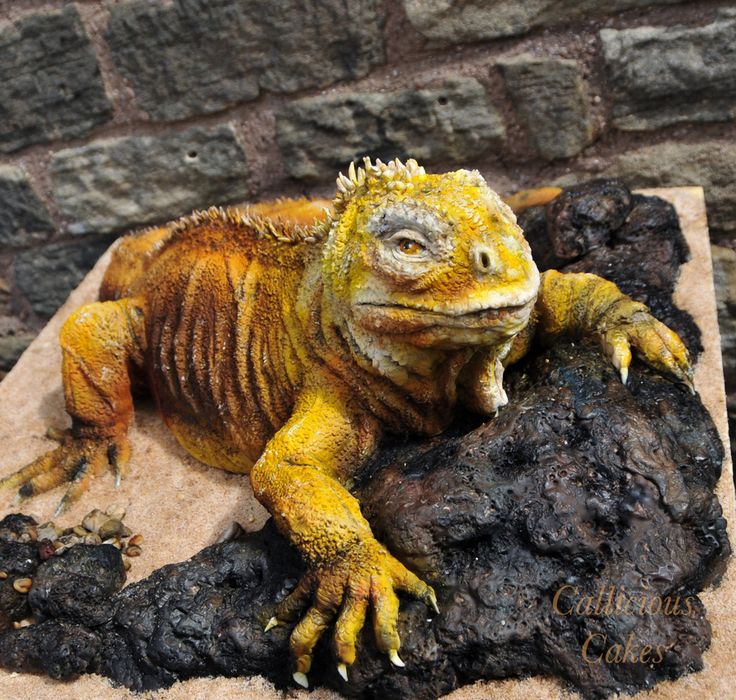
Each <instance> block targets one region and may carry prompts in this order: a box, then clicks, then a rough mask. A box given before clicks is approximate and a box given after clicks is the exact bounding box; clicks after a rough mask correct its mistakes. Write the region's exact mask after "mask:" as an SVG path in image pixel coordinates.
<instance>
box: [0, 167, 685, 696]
mask: <svg viewBox="0 0 736 700" xmlns="http://www.w3.org/2000/svg"><path fill="white" fill-rule="evenodd" d="M337 186H338V193H337V196H336V198H335V200H334V202H332V205H331V209H330V210H329V211H328V212H326V213H321V211H320V203H319V202H316V201H309V200H282V201H279V202H277V203H271V204H261V205H255V206H253V207H251V208H247V209H243V210H237V209H225V210H223V209H210V210H208V211H205V212H199V213H195V214H193V215H192V216H189V217H186V218H183V219H180V220H179V221H176V222H174V223H172V224H170V225H168V226H165V227H161V228H155V229H150V230H148V231H146V232H143V233H142V234H139V235H137V236H129V237H126V238H124V239H122V240H121V242H120V244H119V245H118V246H117V247H116V249H115V251H114V253H113V258H112V262H111V264H110V266H109V268H108V270H107V273H106V276H105V278H104V281H103V283H102V288H101V292H100V299H101V301H99V302H97V303H92V304H87V305H85V306H83V307H81V308H80V309H78V310H77V311H76V312H75V313H73V314H72V315H71V317H70V318H69V319H68V320H67V321H66V323H65V324H64V326H63V329H62V331H61V346H62V349H63V383H64V394H65V397H66V407H67V411H68V413H69V414H70V415H71V417H72V428H71V430H70V431H69V432H68V433H67V434H65V435H62V436H59V437H60V440H61V444H60V446H59V447H57V448H56V449H55V450H53V451H52V452H49V453H47V454H45V455H43V456H41V457H40V458H39V459H37V460H36V461H35V462H33V463H32V464H30V465H28V466H26V467H25V468H23V469H21V470H20V471H18V472H17V473H15V474H14V475H12V476H10V477H7V478H6V479H5V480H4V484H5V485H6V486H13V487H19V494H20V496H21V497H28V496H31V495H33V494H36V493H40V492H42V491H46V490H48V489H50V488H52V487H55V486H57V485H58V484H61V483H62V482H69V483H70V486H69V487H68V490H67V491H66V495H65V496H64V498H63V500H62V503H61V508H63V507H65V506H66V505H67V504H69V503H70V502H72V501H73V500H75V499H76V498H78V497H79V495H80V494H81V493H82V492H83V490H84V489H85V488H86V486H87V484H88V482H89V480H90V478H92V477H93V476H94V475H96V474H98V473H100V472H102V471H103V470H105V469H106V468H108V466H109V467H111V468H112V470H113V471H114V472H115V473H116V474H117V476H118V477H120V476H121V475H122V474H123V472H124V471H125V466H126V463H127V462H128V458H129V455H130V448H129V445H128V440H127V438H126V433H127V430H128V425H129V423H130V421H131V418H132V414H133V402H132V398H131V387H132V386H134V385H135V384H136V383H139V382H144V383H145V384H146V385H147V386H148V387H149V388H150V390H151V391H152V392H153V394H154V396H155V397H156V400H157V402H158V404H159V406H160V409H161V412H162V413H163V416H164V418H165V420H166V422H167V423H168V425H169V426H170V428H171V429H172V431H173V432H174V434H175V435H176V437H177V439H178V440H179V442H181V444H182V445H183V446H184V447H185V448H186V449H187V450H188V451H189V452H191V454H193V455H194V456H195V457H197V458H198V459H200V460H201V461H203V462H205V463H206V464H209V465H212V466H216V467H221V468H224V469H227V470H230V471H234V472H242V473H250V480H251V483H252V486H253V490H254V492H255V495H256V498H257V499H258V500H259V501H260V502H261V503H262V504H263V505H264V506H265V507H266V508H267V509H268V510H269V511H270V513H271V514H272V516H273V518H274V520H275V522H276V524H277V526H278V528H279V529H280V531H281V532H282V533H283V534H284V535H285V536H286V537H288V538H289V540H290V541H291V542H292V543H293V544H294V545H295V546H296V547H297V548H298V549H299V551H300V552H301V554H302V555H303V557H304V560H305V562H306V564H307V573H306V574H305V575H304V577H303V578H302V579H301V580H300V581H299V583H298V584H297V586H296V588H295V590H294V591H293V592H292V593H291V594H290V595H289V596H288V597H287V598H286V599H285V600H284V601H283V602H282V603H280V604H279V605H278V606H277V608H276V614H275V617H273V618H272V619H271V621H270V622H269V627H271V626H273V625H275V624H284V623H287V622H294V621H296V620H299V621H298V623H297V624H296V626H295V627H294V630H293V632H292V634H291V639H290V643H291V651H292V653H293V656H294V663H295V673H294V678H295V680H296V681H297V682H298V683H300V684H302V685H306V684H307V675H306V674H307V673H308V672H309V670H310V665H311V658H312V650H313V648H314V646H315V644H316V642H317V640H318V639H319V637H320V635H321V634H322V633H323V632H324V630H325V629H326V628H327V627H328V626H330V625H331V624H332V623H333V622H334V625H335V627H334V649H335V654H336V658H337V664H338V670H339V671H340V673H341V675H343V677H344V678H347V667H348V666H350V665H351V664H352V663H353V662H354V661H355V654H356V651H355V645H356V637H357V635H358V633H359V632H360V630H361V629H362V627H363V625H364V622H365V618H366V614H367V612H368V610H369V608H370V609H371V610H372V616H373V628H374V631H375V638H376V643H377V644H378V647H379V648H380V649H381V650H382V651H384V652H385V653H387V654H388V656H389V658H390V660H391V661H392V662H393V663H394V664H396V665H399V666H401V665H403V664H402V662H401V659H400V657H399V655H398V650H399V636H398V633H397V618H398V612H399V598H398V597H397V594H396V591H397V590H398V591H404V592H406V593H408V594H410V595H412V596H415V597H417V598H419V599H421V600H422V601H424V602H425V603H426V604H427V605H430V606H432V607H434V608H436V606H437V603H436V598H435V594H434V591H433V590H432V588H431V587H430V586H428V585H427V584H425V583H424V582H423V581H421V580H420V579H419V578H418V577H417V576H415V575H414V574H413V573H412V572H411V571H409V570H408V569H407V568H405V567H404V566H403V565H402V564H401V563H400V562H399V561H398V560H397V559H395V558H394V557H393V556H392V555H391V554H390V553H389V552H388V551H387V549H386V548H385V547H384V546H383V545H381V543H380V542H378V541H377V540H376V539H375V537H374V536H373V534H372V533H371V529H370V526H369V524H368V522H367V521H366V519H365V518H364V517H363V516H362V514H361V510H360V504H359V503H358V501H357V500H356V499H355V498H354V497H353V496H352V495H351V494H350V491H349V489H348V484H349V482H350V480H351V477H352V476H354V475H355V474H356V472H357V471H358V470H359V469H360V468H361V465H362V464H364V462H365V460H366V458H367V457H368V456H369V455H371V453H372V452H373V451H374V450H375V449H376V446H377V444H378V443H379V442H380V440H381V439H382V437H383V436H384V435H385V434H390V433H404V434H406V433H410V434H419V435H434V434H437V433H439V432H441V431H442V430H443V429H444V428H445V427H446V426H447V425H448V423H449V422H450V420H451V419H452V416H453V411H454V409H455V407H456V405H457V404H458V403H462V404H465V405H466V406H467V407H469V408H471V409H472V410H474V411H478V412H481V413H483V414H485V415H488V416H492V415H493V414H494V413H495V412H496V411H497V410H498V409H499V407H501V406H503V405H504V404H505V403H506V401H507V399H506V395H505V393H504V390H503V384H502V380H503V372H504V367H506V366H507V365H509V364H510V363H512V362H514V361H516V360H518V359H519V358H520V357H522V356H523V355H524V353H525V352H526V351H527V349H528V348H529V347H530V344H531V343H532V342H535V341H538V340H542V341H550V340H554V339H555V338H556V337H558V336H560V335H562V334H565V335H568V336H570V335H572V336H583V335H587V336H594V337H597V338H599V339H600V341H601V344H602V347H603V350H604V352H605V353H607V355H608V356H609V357H610V358H611V360H612V362H613V364H614V365H615V366H616V367H617V368H618V369H619V370H620V373H621V378H622V380H623V381H624V382H626V378H627V373H628V368H629V363H630V361H631V350H630V348H631V347H634V348H635V349H636V350H638V351H639V353H640V354H641V356H642V358H643V359H644V360H645V361H646V362H648V363H649V364H650V365H652V366H653V367H655V368H657V369H659V370H662V371H665V372H668V373H670V374H672V375H674V377H675V378H676V379H677V380H679V381H681V382H683V383H685V384H687V385H688V386H690V387H692V381H691V378H692V372H691V368H690V364H689V361H688V356H687V351H686V349H685V348H684V346H683V344H682V343H681V341H680V339H679V338H678V337H677V335H676V334H675V333H673V332H672V331H671V330H669V329H668V328H667V327H666V326H664V325H662V324H661V323H660V322H659V321H657V320H656V319H654V318H653V317H652V316H651V315H650V313H649V311H648V310H647V308H646V306H644V305H643V304H640V303H638V302H635V301H633V300H632V299H630V298H629V297H627V296H625V295H623V294H622V293H621V292H620V291H619V290H618V289H617V287H616V286H615V285H614V284H613V283H611V282H607V281H606V280H604V279H601V278H600V277H596V276H594V275H590V274H561V273H559V272H555V271H548V272H545V273H544V274H542V275H541V276H540V274H539V272H538V270H537V268H536V266H535V264H534V262H533V260H532V258H531V254H530V250H529V246H528V245H527V243H526V241H525V239H524V237H523V235H522V231H521V229H520V228H519V226H518V225H517V223H516V218H515V216H514V213H513V212H512V211H511V209H510V208H509V207H508V206H507V205H506V204H504V203H503V202H502V200H501V199H500V198H499V197H498V195H496V194H495V193H494V192H492V191H491V190H490V189H489V188H488V186H487V185H486V183H485V181H484V180H483V178H482V177H481V175H480V174H479V173H478V172H475V171H472V172H471V171H466V170H458V171H456V172H449V173H444V174H428V173H425V171H424V169H423V168H421V167H420V166H418V165H417V163H416V162H415V161H413V160H409V161H408V162H407V163H406V164H404V163H401V162H399V161H393V162H391V163H389V164H387V165H386V164H383V163H381V162H380V161H376V162H375V163H371V161H370V160H368V159H366V160H365V161H364V167H363V168H359V169H355V167H354V166H352V165H351V167H350V170H349V174H348V176H344V175H340V177H339V178H338V181H337ZM315 216H316V220H315V221H314V222H313V223H311V224H310V223H309V222H312V221H313V219H314V218H315ZM663 497H664V494H663ZM304 611H305V612H304Z"/></svg>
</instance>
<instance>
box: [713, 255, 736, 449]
mask: <svg viewBox="0 0 736 700" xmlns="http://www.w3.org/2000/svg"><path fill="white" fill-rule="evenodd" d="M711 253H712V255H713V279H714V282H715V289H716V305H717V307H718V326H719V328H720V332H721V353H722V356H723V378H724V380H725V383H726V400H727V402H728V429H729V432H730V434H731V435H732V436H736V251H733V250H731V249H730V248H724V247H722V246H718V245H714V246H711ZM731 454H732V456H733V458H734V462H736V440H732V441H731Z"/></svg>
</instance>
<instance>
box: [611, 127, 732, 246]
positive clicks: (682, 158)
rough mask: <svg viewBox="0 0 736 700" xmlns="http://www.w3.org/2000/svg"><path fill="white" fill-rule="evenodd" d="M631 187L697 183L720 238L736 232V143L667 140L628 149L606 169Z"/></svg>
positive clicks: (728, 141) (709, 221) (714, 229)
mask: <svg viewBox="0 0 736 700" xmlns="http://www.w3.org/2000/svg"><path fill="white" fill-rule="evenodd" d="M606 174H607V176H609V177H619V178H621V179H622V180H624V181H625V182H626V183H627V184H628V185H629V186H630V187H670V186H680V185H696V186H700V187H702V188H703V189H704V191H705V201H706V203H707V205H708V223H709V226H710V230H711V235H715V239H716V241H717V240H718V236H719V235H728V234H731V235H732V234H733V233H734V232H736V189H734V187H733V183H734V181H736V144H734V143H733V141H731V140H728V139H724V140H722V141H719V140H711V141H701V142H699V143H675V142H665V143H661V144H658V145H655V146H645V147H644V148H639V149H635V150H631V151H626V152H624V153H622V154H621V155H619V156H617V157H615V158H614V160H613V163H612V164H611V165H610V167H608V168H607V169H606Z"/></svg>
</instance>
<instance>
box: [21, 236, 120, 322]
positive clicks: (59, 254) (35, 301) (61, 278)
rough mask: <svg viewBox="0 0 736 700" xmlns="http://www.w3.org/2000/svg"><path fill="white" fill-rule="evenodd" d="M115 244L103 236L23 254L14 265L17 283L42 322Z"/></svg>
mask: <svg viewBox="0 0 736 700" xmlns="http://www.w3.org/2000/svg"><path fill="white" fill-rule="evenodd" d="M111 242H112V240H111V238H110V237H109V236H102V237H100V238H95V239H92V240H89V239H88V240H82V241H73V242H71V243H50V244H49V245H46V246H43V247H41V248H33V249H31V250H26V251H23V252H22V253H20V254H19V255H18V256H17V257H16V258H15V261H14V263H13V270H14V273H15V281H16V284H17V285H18V288H19V289H20V290H21V291H22V292H23V294H25V296H26V298H27V299H28V301H29V302H30V304H31V307H32V308H33V311H34V312H35V313H37V314H38V315H39V316H41V317H42V318H49V317H51V316H52V315H53V314H54V312H55V311H56V309H58V308H59V307H60V306H61V305H62V304H63V303H64V301H66V298H67V297H68V296H69V292H71V290H72V289H74V288H75V287H76V286H77V285H78V284H79V283H80V282H81V281H82V278H83V277H84V276H85V275H86V274H87V272H89V270H90V268H91V267H92V266H93V265H94V264H95V262H96V261H97V259H98V258H99V257H100V255H102V253H104V252H105V250H106V249H107V248H108V247H109V245H110V243H111Z"/></svg>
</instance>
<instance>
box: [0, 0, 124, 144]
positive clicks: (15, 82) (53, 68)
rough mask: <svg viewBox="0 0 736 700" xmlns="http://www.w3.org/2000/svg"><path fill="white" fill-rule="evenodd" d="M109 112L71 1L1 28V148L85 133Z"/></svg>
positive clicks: (99, 122) (92, 55)
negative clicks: (58, 9) (54, 9)
mask: <svg viewBox="0 0 736 700" xmlns="http://www.w3.org/2000/svg"><path fill="white" fill-rule="evenodd" d="M112 112H113V110H112V105H111V104H110V101H109V100H108V98H107V95H106V94H105V88H104V85H103V84H102V78H101V77H100V70H99V67H98V65H97V60H96V58H95V54H94V51H93V49H92V45H91V44H90V41H89V37H88V36H87V33H86V32H85V30H84V27H83V26H82V22H81V20H80V18H79V14H78V13H77V10H76V9H75V8H74V6H73V5H72V6H71V7H67V8H66V9H64V10H60V11H48V12H41V13H38V14H31V15H28V16H26V17H23V18H22V19H20V20H18V21H17V22H15V23H13V24H10V25H7V26H6V27H4V28H3V29H2V30H0V151H2V152H5V153H9V152H11V151H16V150H18V149H19V148H23V147H25V146H28V145H30V144H34V143H44V142H47V141H52V140H54V139H63V138H73V137H77V136H83V135H84V134H87V133H89V132H90V131H91V130H92V129H93V128H94V127H95V126H97V125H98V124H101V123H102V122H105V121H107V120H108V119H110V118H111V117H112Z"/></svg>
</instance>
